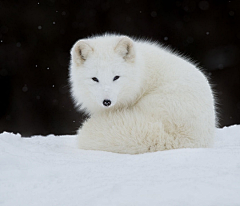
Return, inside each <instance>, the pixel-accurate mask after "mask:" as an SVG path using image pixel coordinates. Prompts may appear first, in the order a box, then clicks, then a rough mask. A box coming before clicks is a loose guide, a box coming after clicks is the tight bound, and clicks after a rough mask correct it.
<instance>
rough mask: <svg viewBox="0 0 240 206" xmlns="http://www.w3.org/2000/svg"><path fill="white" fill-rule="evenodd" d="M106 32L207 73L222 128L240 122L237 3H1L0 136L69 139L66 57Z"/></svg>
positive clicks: (76, 120)
mask: <svg viewBox="0 0 240 206" xmlns="http://www.w3.org/2000/svg"><path fill="white" fill-rule="evenodd" d="M104 32H117V33H122V34H126V35H132V36H136V37H147V38H151V39H152V40H157V41H159V42H161V43H163V44H166V45H169V46H171V47H172V48H175V49H176V50H178V51H180V52H181V53H184V54H186V55H187V56H189V57H191V58H192V59H194V60H196V61H197V62H199V64H200V66H201V67H203V68H204V69H205V71H206V74H207V75H209V77H210V79H211V82H212V84H213V85H214V89H215V91H216V94H217V99H218V103H219V105H218V107H219V109H218V112H219V117H220V126H221V127H223V126H228V125H232V124H240V60H239V59H240V47H239V46H240V1H238V0H236V1H220V0H218V1H210V0H209V1H204V0H198V1H190V0H184V1H180V0H179V1H171V0H154V1H151V0H148V1H140V0H138V1H134V0H124V1H110V0H103V1H100V0H96V1H68V0H45V1H41V0H39V1H35V0H31V1H0V132H2V131H10V132H19V133H21V134H22V135H23V136H30V135H34V134H42V135H47V134H50V133H54V134H74V133H75V130H76V129H77V128H78V127H79V125H80V124H81V122H82V121H83V118H84V117H83V116H82V115H81V114H80V113H78V112H77V111H76V109H74V107H73V103H72V100H71V98H70V94H69V86H68V65H69V59H70V55H69V51H70V49H71V47H72V45H73V44H74V43H75V41H77V40H78V39H80V38H84V37H87V36H90V35H93V34H102V33H104Z"/></svg>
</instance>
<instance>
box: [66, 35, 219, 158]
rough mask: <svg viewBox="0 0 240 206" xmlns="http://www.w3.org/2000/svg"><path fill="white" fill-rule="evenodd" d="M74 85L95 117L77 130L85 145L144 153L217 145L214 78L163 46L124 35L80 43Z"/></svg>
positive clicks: (73, 70)
mask: <svg viewBox="0 0 240 206" xmlns="http://www.w3.org/2000/svg"><path fill="white" fill-rule="evenodd" d="M70 84H71V92H72V96H73V98H74V100H75V103H76V105H77V106H79V108H80V109H82V110H85V112H87V113H89V114H90V116H91V117H90V118H89V119H88V120H86V121H85V122H84V124H83V126H82V128H80V129H79V132H78V144H79V148H81V149H88V150H104V151H109V152H116V153H128V154H138V153H145V152H154V151H161V150H168V149H177V148H196V147H211V146H212V145H213V142H214V131H215V122H216V115H215V108H214V97H213V93H212V90H211V87H210V85H209V82H208V80H207V78H206V77H205V76H204V74H203V73H202V72H201V71H200V70H199V69H198V68H196V66H195V65H194V64H193V63H191V62H190V61H188V60H186V59H185V58H183V57H182V56H180V55H178V54H176V53H173V52H171V51H170V50H168V49H166V48H163V47H162V46H160V45H158V44H156V43H153V42H150V41H144V40H134V39H132V38H130V37H127V36H122V35H103V36H95V37H92V38H87V39H82V40H79V41H77V42H76V43H75V44H74V46H73V48H72V49H71V65H70Z"/></svg>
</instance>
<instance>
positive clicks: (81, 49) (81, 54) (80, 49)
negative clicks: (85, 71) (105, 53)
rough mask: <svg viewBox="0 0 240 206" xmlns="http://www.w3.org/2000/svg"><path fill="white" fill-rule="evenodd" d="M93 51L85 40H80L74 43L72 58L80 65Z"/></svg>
mask: <svg viewBox="0 0 240 206" xmlns="http://www.w3.org/2000/svg"><path fill="white" fill-rule="evenodd" d="M92 52H93V48H92V47H91V46H90V45H89V44H88V43H87V42H86V41H83V40H79V41H78V42H77V43H75V44H74V46H73V48H72V50H71V56H72V60H73V61H75V62H76V63H77V64H78V65H81V64H83V63H84V61H86V59H87V58H88V56H89V54H90V53H92Z"/></svg>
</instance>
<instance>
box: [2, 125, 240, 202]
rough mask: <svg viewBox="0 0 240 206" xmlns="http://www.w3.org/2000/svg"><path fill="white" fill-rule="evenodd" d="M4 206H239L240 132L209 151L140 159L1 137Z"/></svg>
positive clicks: (51, 139)
mask: <svg viewBox="0 0 240 206" xmlns="http://www.w3.org/2000/svg"><path fill="white" fill-rule="evenodd" d="M0 205H3V206H18V205H21V206H25V205H31V206H36V205H37V206H38V205H39V206H42V205H44V206H54V205H58V206H61V205H62V206H66V205H69V206H75V205H78V206H79V205H82V206H90V205H92V206H100V205H103V206H108V205H109V206H119V205H121V206H122V205H124V206H134V205H137V206H146V205H151V206H152V205H154V206H155V205H167V206H178V205H180V206H182V205H184V206H188V205H194V206H198V205H199V206H202V205H204V206H208V205H209V206H210V205H211V206H213V205H218V206H221V205H224V206H228V205H229V206H235V205H240V125H238V126H237V125H235V126H231V127H225V128H223V129H218V130H217V137H216V144H215V146H214V148H208V149H206V148H199V149H178V150H168V151H161V152H155V153H146V154H140V155H127V154H126V155H125V154H124V155H123V154H114V153H109V152H102V151H84V150H80V149H78V148H77V146H76V136H69V135H66V136H54V135H49V136H47V137H43V136H33V137H32V138H21V136H20V135H19V134H17V135H15V134H12V133H6V132H4V133H2V134H0Z"/></svg>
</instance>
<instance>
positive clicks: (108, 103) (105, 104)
mask: <svg viewBox="0 0 240 206" xmlns="http://www.w3.org/2000/svg"><path fill="white" fill-rule="evenodd" d="M103 105H104V106H106V107H109V106H110V105H111V100H109V99H104V100H103Z"/></svg>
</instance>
